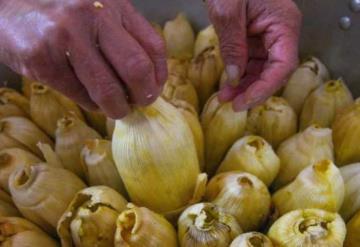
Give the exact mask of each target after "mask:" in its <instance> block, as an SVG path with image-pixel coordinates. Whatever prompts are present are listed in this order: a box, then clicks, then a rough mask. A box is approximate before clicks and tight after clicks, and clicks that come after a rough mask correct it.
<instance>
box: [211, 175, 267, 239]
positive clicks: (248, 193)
mask: <svg viewBox="0 0 360 247" xmlns="http://www.w3.org/2000/svg"><path fill="white" fill-rule="evenodd" d="M205 198H206V200H208V201H210V202H212V203H214V204H215V205H218V206H219V207H221V208H223V209H224V210H225V211H226V212H227V213H229V214H232V215H233V216H235V218H236V219H237V222H238V223H239V224H240V226H241V228H242V229H243V230H244V231H245V232H247V231H254V230H259V229H260V227H261V226H262V225H263V223H264V222H265V220H266V219H267V217H268V216H269V213H270V206H271V195H270V193H269V191H268V189H267V187H266V185H265V184H264V183H263V182H261V180H259V179H258V178H257V177H255V176H253V175H251V174H249V173H245V172H226V173H221V174H218V175H216V176H215V177H213V178H212V179H211V180H210V182H209V184H208V186H207V189H206V197H205Z"/></svg>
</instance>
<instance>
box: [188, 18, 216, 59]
mask: <svg viewBox="0 0 360 247" xmlns="http://www.w3.org/2000/svg"><path fill="white" fill-rule="evenodd" d="M215 46H219V37H218V36H217V34H216V32H215V29H214V27H213V26H212V25H210V26H208V27H206V28H204V29H203V30H201V31H200V32H199V33H198V35H197V36H196V40H195V47H194V57H197V56H199V55H200V54H201V53H203V52H204V51H205V50H206V49H208V48H209V47H215Z"/></svg>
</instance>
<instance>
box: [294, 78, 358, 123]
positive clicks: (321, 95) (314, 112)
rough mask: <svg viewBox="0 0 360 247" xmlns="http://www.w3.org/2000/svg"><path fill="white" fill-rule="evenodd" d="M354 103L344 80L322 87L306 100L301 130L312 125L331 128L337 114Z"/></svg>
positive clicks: (331, 82) (330, 82) (328, 83)
mask: <svg viewBox="0 0 360 247" xmlns="http://www.w3.org/2000/svg"><path fill="white" fill-rule="evenodd" d="M353 101H354V99H353V97H352V94H351V92H350V90H349V89H348V88H347V86H346V85H345V83H344V81H343V80H342V79H339V80H336V81H329V82H327V83H325V84H323V85H321V86H320V87H319V88H318V89H316V90H315V91H313V92H312V93H311V94H310V95H309V96H308V97H307V98H306V100H305V103H304V106H303V109H302V113H301V117H300V129H305V128H307V127H309V126H310V125H312V124H317V125H319V126H322V127H331V125H332V123H333V121H334V119H335V114H336V112H338V111H339V110H341V109H343V108H345V107H347V106H349V105H351V104H352V103H353Z"/></svg>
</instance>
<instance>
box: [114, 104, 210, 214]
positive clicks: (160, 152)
mask: <svg viewBox="0 0 360 247" xmlns="http://www.w3.org/2000/svg"><path fill="white" fill-rule="evenodd" d="M192 135H193V134H192V132H191V129H190V127H189V125H188V123H187V122H186V120H185V118H184V117H183V115H182V114H181V113H180V112H179V111H178V110H177V109H176V108H175V107H174V106H172V105H171V104H169V103H167V102H166V101H164V100H163V99H162V98H159V99H158V100H157V101H156V102H155V103H154V104H152V105H150V106H148V107H139V108H135V109H134V110H133V112H132V113H131V114H129V115H128V116H127V117H125V118H123V119H121V120H117V121H116V128H115V132H114V136H113V147H112V150H113V156H114V160H115V163H116V166H117V169H118V171H119V173H120V176H121V178H122V179H123V182H124V184H125V187H126V190H127V191H128V193H129V196H130V198H131V201H132V202H134V203H135V204H137V205H140V206H145V207H147V208H149V209H151V210H154V211H156V212H160V213H168V212H173V211H176V210H178V209H181V208H183V207H185V206H186V205H188V204H189V203H194V202H196V201H198V200H200V199H201V196H202V195H201V194H202V193H201V192H204V190H205V183H206V175H204V174H200V168H199V159H198V156H197V151H196V145H195V142H194V138H193V136H192Z"/></svg>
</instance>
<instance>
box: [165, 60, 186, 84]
mask: <svg viewBox="0 0 360 247" xmlns="http://www.w3.org/2000/svg"><path fill="white" fill-rule="evenodd" d="M167 68H168V74H169V75H174V76H178V77H180V78H186V79H187V72H188V69H189V61H188V60H181V59H174V58H168V59H167Z"/></svg>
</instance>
